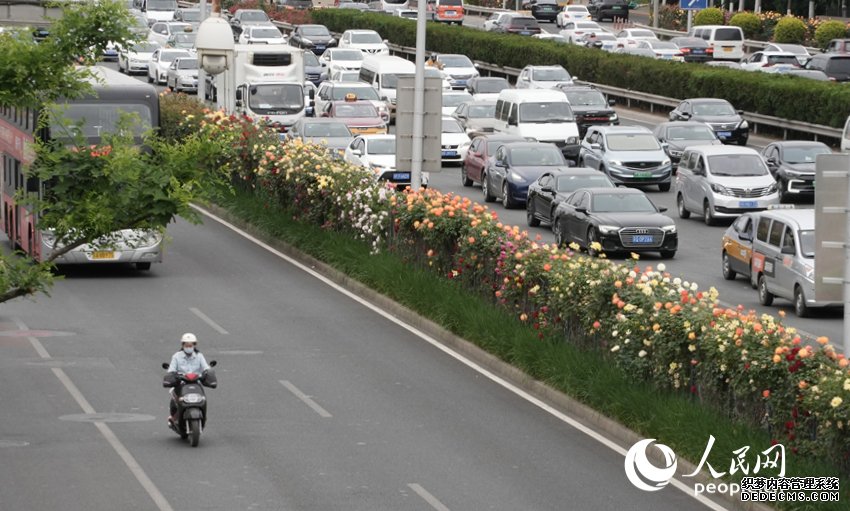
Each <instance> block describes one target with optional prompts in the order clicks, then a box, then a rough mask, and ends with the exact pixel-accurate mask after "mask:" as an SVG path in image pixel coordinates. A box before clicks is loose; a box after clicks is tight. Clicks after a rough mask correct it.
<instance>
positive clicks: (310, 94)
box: [307, 89, 316, 100]
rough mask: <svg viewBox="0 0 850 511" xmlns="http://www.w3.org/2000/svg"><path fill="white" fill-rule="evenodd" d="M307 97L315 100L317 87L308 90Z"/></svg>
mask: <svg viewBox="0 0 850 511" xmlns="http://www.w3.org/2000/svg"><path fill="white" fill-rule="evenodd" d="M307 97H309V98H310V100H314V99H316V90H315V89H310V90H309V91H308V92H307Z"/></svg>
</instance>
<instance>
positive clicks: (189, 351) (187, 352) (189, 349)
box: [183, 348, 195, 355]
mask: <svg viewBox="0 0 850 511" xmlns="http://www.w3.org/2000/svg"><path fill="white" fill-rule="evenodd" d="M194 352H195V348H183V353H185V354H187V355H191V354H192V353H194Z"/></svg>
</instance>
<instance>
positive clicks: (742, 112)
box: [735, 110, 744, 115]
mask: <svg viewBox="0 0 850 511" xmlns="http://www.w3.org/2000/svg"><path fill="white" fill-rule="evenodd" d="M735 113H737V114H738V115H744V111H743V110H735Z"/></svg>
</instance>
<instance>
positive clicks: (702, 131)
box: [667, 124, 717, 140]
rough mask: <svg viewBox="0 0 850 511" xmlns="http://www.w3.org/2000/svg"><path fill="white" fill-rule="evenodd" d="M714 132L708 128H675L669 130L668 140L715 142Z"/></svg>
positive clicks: (696, 125) (699, 126) (701, 126)
mask: <svg viewBox="0 0 850 511" xmlns="http://www.w3.org/2000/svg"><path fill="white" fill-rule="evenodd" d="M716 138H717V137H715V136H714V132H713V131H712V130H711V128H709V127H708V126H703V125H700V124H695V125H694V126H673V127H671V128H669V129H668V130H667V139H668V140H715V139H716Z"/></svg>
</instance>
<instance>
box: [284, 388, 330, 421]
mask: <svg viewBox="0 0 850 511" xmlns="http://www.w3.org/2000/svg"><path fill="white" fill-rule="evenodd" d="M278 381H280V384H281V385H283V386H284V387H286V388H287V390H289V392H292V393H293V394H295V397H297V398H298V399H300V400H301V401H304V404H306V405H307V406H309V407H310V408H312V409H313V411H314V412H316V413H318V414H319V415H320V416H322V417H324V418H325V419H329V418H331V417H333V416H332V415H331V414H329V413H328V411H327V410H325V409H324V408H322V407H321V406H319V403H317V402H315V401H313V400H312V399H311V398H310V396H308V395H307V394H305V393H303V392H301V390H300V389H299V388H298V387H296V386H295V385H293V384H292V382H290V381H287V380H278Z"/></svg>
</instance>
